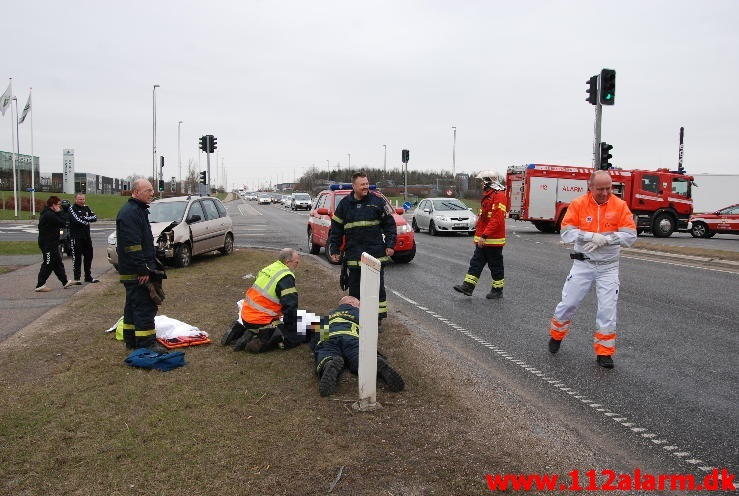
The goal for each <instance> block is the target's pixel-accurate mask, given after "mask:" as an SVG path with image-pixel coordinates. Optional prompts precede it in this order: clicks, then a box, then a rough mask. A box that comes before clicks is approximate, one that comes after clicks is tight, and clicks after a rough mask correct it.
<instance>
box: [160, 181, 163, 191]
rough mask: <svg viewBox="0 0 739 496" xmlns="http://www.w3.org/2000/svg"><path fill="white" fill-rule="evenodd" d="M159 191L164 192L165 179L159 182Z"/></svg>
mask: <svg viewBox="0 0 739 496" xmlns="http://www.w3.org/2000/svg"><path fill="white" fill-rule="evenodd" d="M159 191H164V179H160V180H159Z"/></svg>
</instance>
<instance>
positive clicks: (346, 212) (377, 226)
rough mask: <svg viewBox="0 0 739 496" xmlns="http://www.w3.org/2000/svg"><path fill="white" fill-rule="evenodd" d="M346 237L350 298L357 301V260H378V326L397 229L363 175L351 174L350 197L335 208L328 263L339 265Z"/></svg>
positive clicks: (388, 208)
mask: <svg viewBox="0 0 739 496" xmlns="http://www.w3.org/2000/svg"><path fill="white" fill-rule="evenodd" d="M345 236H346V247H345V248H344V257H345V259H344V263H346V265H347V268H348V269H349V295H350V296H353V297H355V298H360V297H361V295H360V294H359V293H360V290H359V285H360V279H361V274H362V271H361V269H360V267H359V260H360V259H361V258H362V252H367V253H369V254H370V255H372V256H373V257H375V258H377V259H378V260H379V261H380V262H381V263H382V266H383V268H381V269H380V308H379V311H378V319H379V320H380V322H381V321H382V319H384V318H385V317H387V296H386V295H385V271H384V266H385V264H386V263H387V262H389V261H390V257H391V256H392V255H393V254H394V253H395V251H394V249H393V247H394V246H395V238H396V237H397V228H396V227H395V219H394V218H393V209H392V207H391V206H390V205H389V204H388V203H387V202H386V201H385V200H383V199H382V198H380V197H379V196H377V195H375V194H373V193H371V192H370V189H369V180H368V179H367V174H365V173H364V172H361V171H360V172H355V173H354V174H352V194H350V195H346V196H345V197H344V198H343V199H342V200H341V201H340V202H339V204H338V205H337V206H336V211H335V212H334V215H333V217H331V236H330V238H329V246H328V248H329V250H330V253H331V260H332V261H333V262H334V263H338V262H339V259H340V256H339V248H340V246H341V244H342V238H344V237H345Z"/></svg>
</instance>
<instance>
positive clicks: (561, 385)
mask: <svg viewBox="0 0 739 496" xmlns="http://www.w3.org/2000/svg"><path fill="white" fill-rule="evenodd" d="M672 265H680V264H672ZM696 268H702V267H696ZM709 270H710V269H709ZM720 272H724V271H720ZM390 291H391V292H392V293H393V294H395V295H396V296H398V297H399V298H401V299H403V300H405V301H407V302H409V303H411V304H412V305H415V306H416V308H418V309H419V310H423V311H425V312H426V313H428V314H429V315H431V316H432V317H434V318H436V319H437V320H438V321H439V322H442V323H444V324H446V325H448V326H449V327H451V328H453V329H455V330H457V331H459V333H460V334H462V335H464V336H467V337H469V338H470V339H472V340H473V341H475V342H477V343H479V344H481V345H483V346H484V347H485V348H488V349H489V350H490V351H492V352H494V353H496V354H497V355H498V356H500V357H502V358H505V359H506V360H508V361H510V362H511V363H513V364H515V365H517V366H518V367H520V368H521V369H523V370H525V371H526V372H528V373H530V374H532V375H534V376H537V377H539V378H541V379H542V380H543V381H544V382H546V383H548V384H551V385H552V386H553V387H555V388H557V389H558V390H559V391H563V392H565V393H567V394H568V395H570V396H572V397H573V398H575V399H578V400H580V402H582V403H583V404H585V405H588V406H590V407H591V408H593V409H594V410H595V411H597V412H601V413H602V414H603V415H604V416H605V417H606V418H611V419H612V420H613V421H615V422H618V423H619V424H621V425H622V426H623V427H625V428H627V429H629V430H630V431H631V432H633V433H634V434H637V435H639V436H641V437H643V438H646V439H649V440H650V441H652V443H654V444H656V445H662V444H667V443H668V441H667V440H666V439H654V438H656V437H658V436H657V434H654V433H651V432H645V431H647V430H648V429H647V428H645V427H635V426H636V425H637V424H636V423H634V422H627V420H628V417H625V416H619V414H618V413H615V412H613V411H611V410H610V409H609V408H607V406H606V405H605V404H603V403H597V402H596V401H594V400H592V399H590V398H588V397H587V396H585V395H581V394H579V393H578V391H576V390H573V389H572V388H569V387H565V386H566V383H565V382H563V381H561V380H559V379H555V378H552V377H548V376H547V374H544V373H543V372H542V371H541V370H539V369H537V368H535V367H532V366H530V365H529V364H527V363H526V362H525V361H524V360H520V359H517V358H516V357H515V356H513V355H512V354H510V353H508V352H507V351H506V350H504V349H503V348H500V347H499V346H496V345H494V344H492V343H490V342H488V341H486V340H485V339H482V338H481V337H479V336H477V335H475V334H474V333H472V332H470V331H469V330H467V329H465V328H464V327H462V326H460V325H457V324H455V323H454V322H452V321H451V320H448V319H446V318H444V317H442V316H441V315H439V314H437V313H436V312H434V311H433V310H430V309H429V308H427V307H423V306H421V305H418V303H416V302H415V301H413V300H411V299H409V298H408V297H406V296H403V295H401V294H400V293H398V292H397V291H395V290H392V289H391V290H390ZM544 376H547V377H544ZM662 449H664V450H666V451H670V452H673V451H674V453H671V454H672V455H674V456H676V457H677V458H679V459H680V460H683V461H685V462H687V463H689V464H691V465H697V464H699V463H704V462H703V461H702V460H699V459H698V458H691V459H686V457H688V456H689V455H690V452H688V451H680V448H679V447H678V446H675V445H668V446H662ZM698 468H699V469H700V470H702V471H704V472H708V471H710V470H712V469H713V467H708V466H700V467H698Z"/></svg>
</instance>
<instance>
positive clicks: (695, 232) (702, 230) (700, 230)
mask: <svg viewBox="0 0 739 496" xmlns="http://www.w3.org/2000/svg"><path fill="white" fill-rule="evenodd" d="M706 234H708V226H706V225H705V224H704V223H703V222H693V227H691V228H690V235H691V236H693V237H694V238H705V237H706Z"/></svg>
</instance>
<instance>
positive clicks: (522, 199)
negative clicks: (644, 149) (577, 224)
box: [506, 164, 693, 238]
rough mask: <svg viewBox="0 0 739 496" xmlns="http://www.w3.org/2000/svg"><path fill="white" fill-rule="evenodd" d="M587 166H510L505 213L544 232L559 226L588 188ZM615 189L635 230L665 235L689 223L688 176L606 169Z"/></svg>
mask: <svg viewBox="0 0 739 496" xmlns="http://www.w3.org/2000/svg"><path fill="white" fill-rule="evenodd" d="M593 170H594V169H593V168H591V167H578V166H568V165H545V164H528V165H523V166H513V167H509V168H508V171H507V175H506V187H507V195H508V216H509V217H510V218H512V219H517V220H524V221H531V223H532V224H534V226H535V227H536V228H537V229H538V230H540V231H542V232H559V228H560V225H561V223H562V219H563V218H564V215H565V212H566V211H567V207H568V206H569V204H570V202H571V201H572V200H573V199H575V198H577V197H578V196H580V195H583V194H585V193H586V192H587V191H588V179H589V178H590V175H591V174H592V173H593ZM608 173H609V174H610V175H611V178H612V179H613V193H614V194H615V195H616V196H618V197H620V198H621V199H622V200H624V201H625V202H626V204H627V205H628V206H629V208H630V209H631V211H632V213H633V214H634V222H635V223H636V226H637V232H638V233H642V232H651V233H652V234H653V235H654V236H655V237H657V238H666V237H668V236H670V235H671V234H672V233H673V232H674V231H676V230H678V231H685V230H687V229H688V220H689V218H690V215H691V214H692V213H693V200H692V199H691V195H690V191H691V184H692V181H693V177H692V176H687V175H685V174H681V173H677V172H670V171H669V170H667V169H657V170H654V171H650V170H637V169H635V170H624V169H609V170H608Z"/></svg>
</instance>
